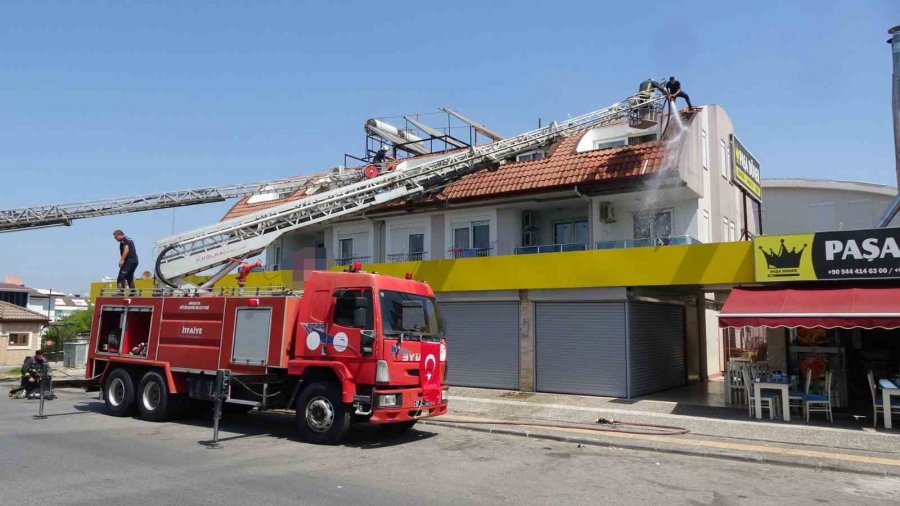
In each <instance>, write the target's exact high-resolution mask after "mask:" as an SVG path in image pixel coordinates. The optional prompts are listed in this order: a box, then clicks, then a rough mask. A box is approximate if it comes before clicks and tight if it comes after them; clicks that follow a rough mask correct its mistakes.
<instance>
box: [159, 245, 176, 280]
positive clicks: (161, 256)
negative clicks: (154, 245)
mask: <svg viewBox="0 0 900 506" xmlns="http://www.w3.org/2000/svg"><path fill="white" fill-rule="evenodd" d="M173 249H175V246H166V247H165V248H163V250H162V251H160V252H159V255H157V257H156V265H155V267H154V270H155V271H156V279H158V280H160V281H162V282H163V283H164V284H166V285H168V286H170V287H172V288H178V286H176V285H175V283H172V282H171V281H169V279H168V278H167V277H165V276H163V275H162V271H160V269H159V267H160V265H162V260H163V257H164V256H166V253H168V252H169V251H171V250H173Z"/></svg>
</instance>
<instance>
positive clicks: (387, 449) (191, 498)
mask: <svg viewBox="0 0 900 506" xmlns="http://www.w3.org/2000/svg"><path fill="white" fill-rule="evenodd" d="M6 390H7V388H6V385H4V386H0V476H2V479H0V504H30V503H35V502H36V501H37V502H38V503H42V504H91V505H95V504H115V505H127V504H139V505H153V504H179V505H206V504H209V505H220V504H241V505H244V504H353V503H357V504H501V503H516V504H554V505H556V504H663V503H665V504H667V505H672V504H722V505H724V504H754V503H760V502H761V501H765V502H771V503H784V502H790V503H794V504H897V501H898V498H900V480H898V479H896V478H884V477H872V476H865V475H857V474H844V473H837V472H830V471H815V470H811V469H806V468H789V467H782V466H770V465H763V464H754V463H747V462H736V461H729V460H721V459H712V458H703V457H689V456H679V455H670V454H664V453H657V452H649V451H633V450H623V449H615V448H599V447H578V445H575V444H568V443H558V442H551V441H542V440H535V439H527V438H521V437H516V436H497V435H489V434H483V433H477V432H471V431H466V430H461V429H452V428H444V427H439V426H435V425H422V424H420V425H419V426H418V427H417V428H416V429H413V430H412V431H410V432H408V433H407V434H404V435H399V436H392V435H387V434H383V433H382V432H381V431H380V430H378V429H377V428H375V427H369V426H361V427H359V428H357V429H355V430H354V431H353V432H352V434H351V437H350V438H349V440H348V441H347V442H346V443H345V444H343V445H340V446H334V447H321V446H311V445H306V444H303V443H299V442H297V441H295V440H294V439H293V438H292V424H293V418H292V417H290V416H287V415H282V414H277V413H267V414H264V415H259V414H250V415H245V416H239V417H232V418H231V420H226V421H225V422H224V424H223V428H224V431H223V433H222V443H223V446H224V447H223V448H222V449H210V448H207V447H206V446H205V445H204V444H203V443H204V442H206V441H208V440H209V438H210V437H211V435H212V431H211V429H210V428H209V427H208V426H207V425H206V422H204V421H202V420H184V421H179V422H172V423H163V424H155V423H150V422H144V421H142V420H139V419H136V418H114V417H111V416H107V415H104V414H102V402H101V401H99V400H96V398H92V397H91V396H88V395H86V394H83V393H81V392H78V391H75V390H70V391H62V390H60V391H59V392H58V393H60V398H59V399H57V400H55V401H48V402H47V408H46V412H47V413H48V414H49V415H50V416H49V417H48V418H47V419H45V420H33V419H32V415H34V414H36V412H37V401H22V400H11V399H8V398H7V396H6Z"/></svg>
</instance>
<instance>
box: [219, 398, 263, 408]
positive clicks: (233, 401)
mask: <svg viewBox="0 0 900 506" xmlns="http://www.w3.org/2000/svg"><path fill="white" fill-rule="evenodd" d="M225 403H226V404H240V405H241V406H253V407H257V406H259V405H260V404H259V402H257V401H247V400H244V399H228V400H227V401H225Z"/></svg>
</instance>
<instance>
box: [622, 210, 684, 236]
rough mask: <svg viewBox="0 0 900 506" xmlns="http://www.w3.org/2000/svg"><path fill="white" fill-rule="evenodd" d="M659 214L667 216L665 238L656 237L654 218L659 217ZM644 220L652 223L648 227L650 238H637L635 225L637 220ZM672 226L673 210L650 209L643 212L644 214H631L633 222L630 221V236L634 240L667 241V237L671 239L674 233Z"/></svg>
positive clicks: (673, 219) (673, 223)
mask: <svg viewBox="0 0 900 506" xmlns="http://www.w3.org/2000/svg"><path fill="white" fill-rule="evenodd" d="M660 214H667V215H669V235H668V236H666V237H659V236H657V235H656V217H657V216H659V215H660ZM645 218H649V219H651V220H652V222H651V223H650V227H649V230H650V236H649V237H638V236H637V235H638V234H637V224H638V220H639V219H645ZM674 225H675V210H674V209H671V208H667V209H650V210H648V211H645V212H637V213H633V221H632V227H631V229H632V236H633V238H634V240H640V239H667V238H669V237H672V234H673V233H674V231H675V227H674Z"/></svg>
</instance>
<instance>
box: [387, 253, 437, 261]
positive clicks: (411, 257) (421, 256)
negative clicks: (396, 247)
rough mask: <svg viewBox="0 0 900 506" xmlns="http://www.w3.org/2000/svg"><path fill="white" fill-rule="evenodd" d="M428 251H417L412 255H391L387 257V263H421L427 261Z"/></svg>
mask: <svg viewBox="0 0 900 506" xmlns="http://www.w3.org/2000/svg"><path fill="white" fill-rule="evenodd" d="M427 254H428V252H427V251H415V252H412V253H391V254H389V255H387V261H388V262H390V263H395V262H421V261H422V260H424V259H425V255H427Z"/></svg>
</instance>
